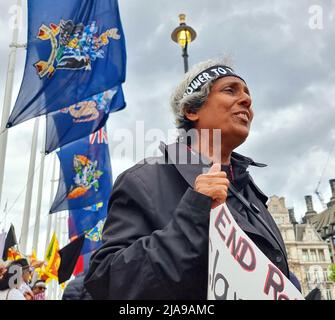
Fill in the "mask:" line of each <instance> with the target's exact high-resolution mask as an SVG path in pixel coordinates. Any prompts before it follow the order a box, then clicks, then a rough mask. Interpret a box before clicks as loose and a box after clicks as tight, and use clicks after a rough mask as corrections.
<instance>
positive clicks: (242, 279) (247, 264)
mask: <svg viewBox="0 0 335 320" xmlns="http://www.w3.org/2000/svg"><path fill="white" fill-rule="evenodd" d="M208 272H209V277H208V292H207V298H208V299H209V300H240V299H241V300H304V298H303V296H302V295H301V293H300V292H299V291H298V290H297V289H296V287H295V286H294V285H293V284H292V283H291V281H290V280H288V279H287V278H286V277H285V275H284V274H283V273H282V272H281V271H280V270H279V269H278V268H277V267H276V266H275V265H274V264H273V263H272V262H271V261H270V260H269V259H268V258H267V257H266V256H265V255H264V254H263V253H262V251H261V250H260V249H258V247H257V246H256V245H255V244H254V243H253V241H252V240H251V239H250V238H249V237H248V236H247V235H246V233H245V232H244V231H243V230H242V229H241V228H240V227H239V226H238V224H237V223H236V221H235V220H234V218H233V216H232V214H231V213H230V211H229V209H228V207H227V205H226V204H223V205H221V206H218V207H217V208H215V209H213V210H212V211H211V213H210V229H209V267H208Z"/></svg>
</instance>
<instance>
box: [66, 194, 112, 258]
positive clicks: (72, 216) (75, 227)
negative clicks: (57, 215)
mask: <svg viewBox="0 0 335 320" xmlns="http://www.w3.org/2000/svg"><path fill="white" fill-rule="evenodd" d="M107 202H108V201H107V200H106V203H107ZM106 217H107V205H104V203H103V202H100V203H98V204H96V205H94V206H90V207H87V208H84V209H80V210H71V211H70V212H69V219H68V230H69V238H70V239H76V238H77V237H78V236H81V235H83V234H84V235H85V241H84V244H83V247H82V250H81V254H82V255H84V254H86V253H89V252H92V251H95V250H97V249H98V248H99V247H100V246H101V245H102V229H103V226H104V224H105V220H106Z"/></svg>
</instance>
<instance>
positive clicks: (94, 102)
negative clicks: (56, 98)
mask: <svg viewBox="0 0 335 320" xmlns="http://www.w3.org/2000/svg"><path fill="white" fill-rule="evenodd" d="M125 106H126V104H125V101H124V95H123V90H122V87H121V86H117V87H115V88H113V89H110V90H107V91H104V92H102V93H99V94H96V95H94V96H92V97H90V98H87V99H85V100H83V101H81V102H78V103H75V104H73V105H71V106H69V107H67V108H62V109H60V110H59V111H55V112H51V113H48V114H47V117H46V144H45V152H46V153H47V154H48V153H50V152H52V151H54V150H55V149H57V148H59V147H62V146H64V145H66V144H68V143H70V142H73V141H76V140H79V139H81V138H83V137H85V136H88V135H89V134H90V133H93V132H96V131H97V130H99V129H100V128H102V127H103V126H104V125H105V123H106V121H107V119H108V116H109V114H110V113H112V112H116V111H119V110H121V109H123V108H124V107H125Z"/></svg>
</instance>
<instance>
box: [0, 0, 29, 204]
mask: <svg viewBox="0 0 335 320" xmlns="http://www.w3.org/2000/svg"><path fill="white" fill-rule="evenodd" d="M21 5H22V1H21V0H17V6H18V8H21ZM19 10H20V9H19ZM18 37H19V26H18V21H16V26H14V29H13V35H12V42H11V43H10V45H9V47H10V52H9V59H8V67H7V77H6V87H5V97H4V102H3V109H2V117H1V127H0V205H1V196H2V186H3V180H4V170H5V161H6V150H7V140H8V131H7V129H6V124H7V121H8V118H9V113H10V107H11V103H12V94H13V83H14V75H15V63H16V51H17V49H18V48H22V47H26V46H25V45H24V46H23V45H18V43H17V41H18Z"/></svg>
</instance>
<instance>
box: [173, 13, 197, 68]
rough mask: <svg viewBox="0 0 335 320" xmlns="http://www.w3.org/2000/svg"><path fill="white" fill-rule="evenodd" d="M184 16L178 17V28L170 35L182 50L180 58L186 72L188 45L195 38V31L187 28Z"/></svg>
mask: <svg viewBox="0 0 335 320" xmlns="http://www.w3.org/2000/svg"><path fill="white" fill-rule="evenodd" d="M185 17H186V16H185V14H183V13H182V14H180V15H179V27H177V28H175V29H174V30H173V32H172V33H171V39H172V40H173V41H174V42H176V43H178V44H179V45H180V46H181V49H182V52H183V54H182V57H183V58H184V71H185V73H186V72H187V71H188V53H187V48H188V45H189V44H190V43H191V42H192V41H193V40H194V39H195V38H196V37H197V33H196V32H195V30H194V29H193V28H192V27H190V26H188V25H187V24H186V22H185Z"/></svg>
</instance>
